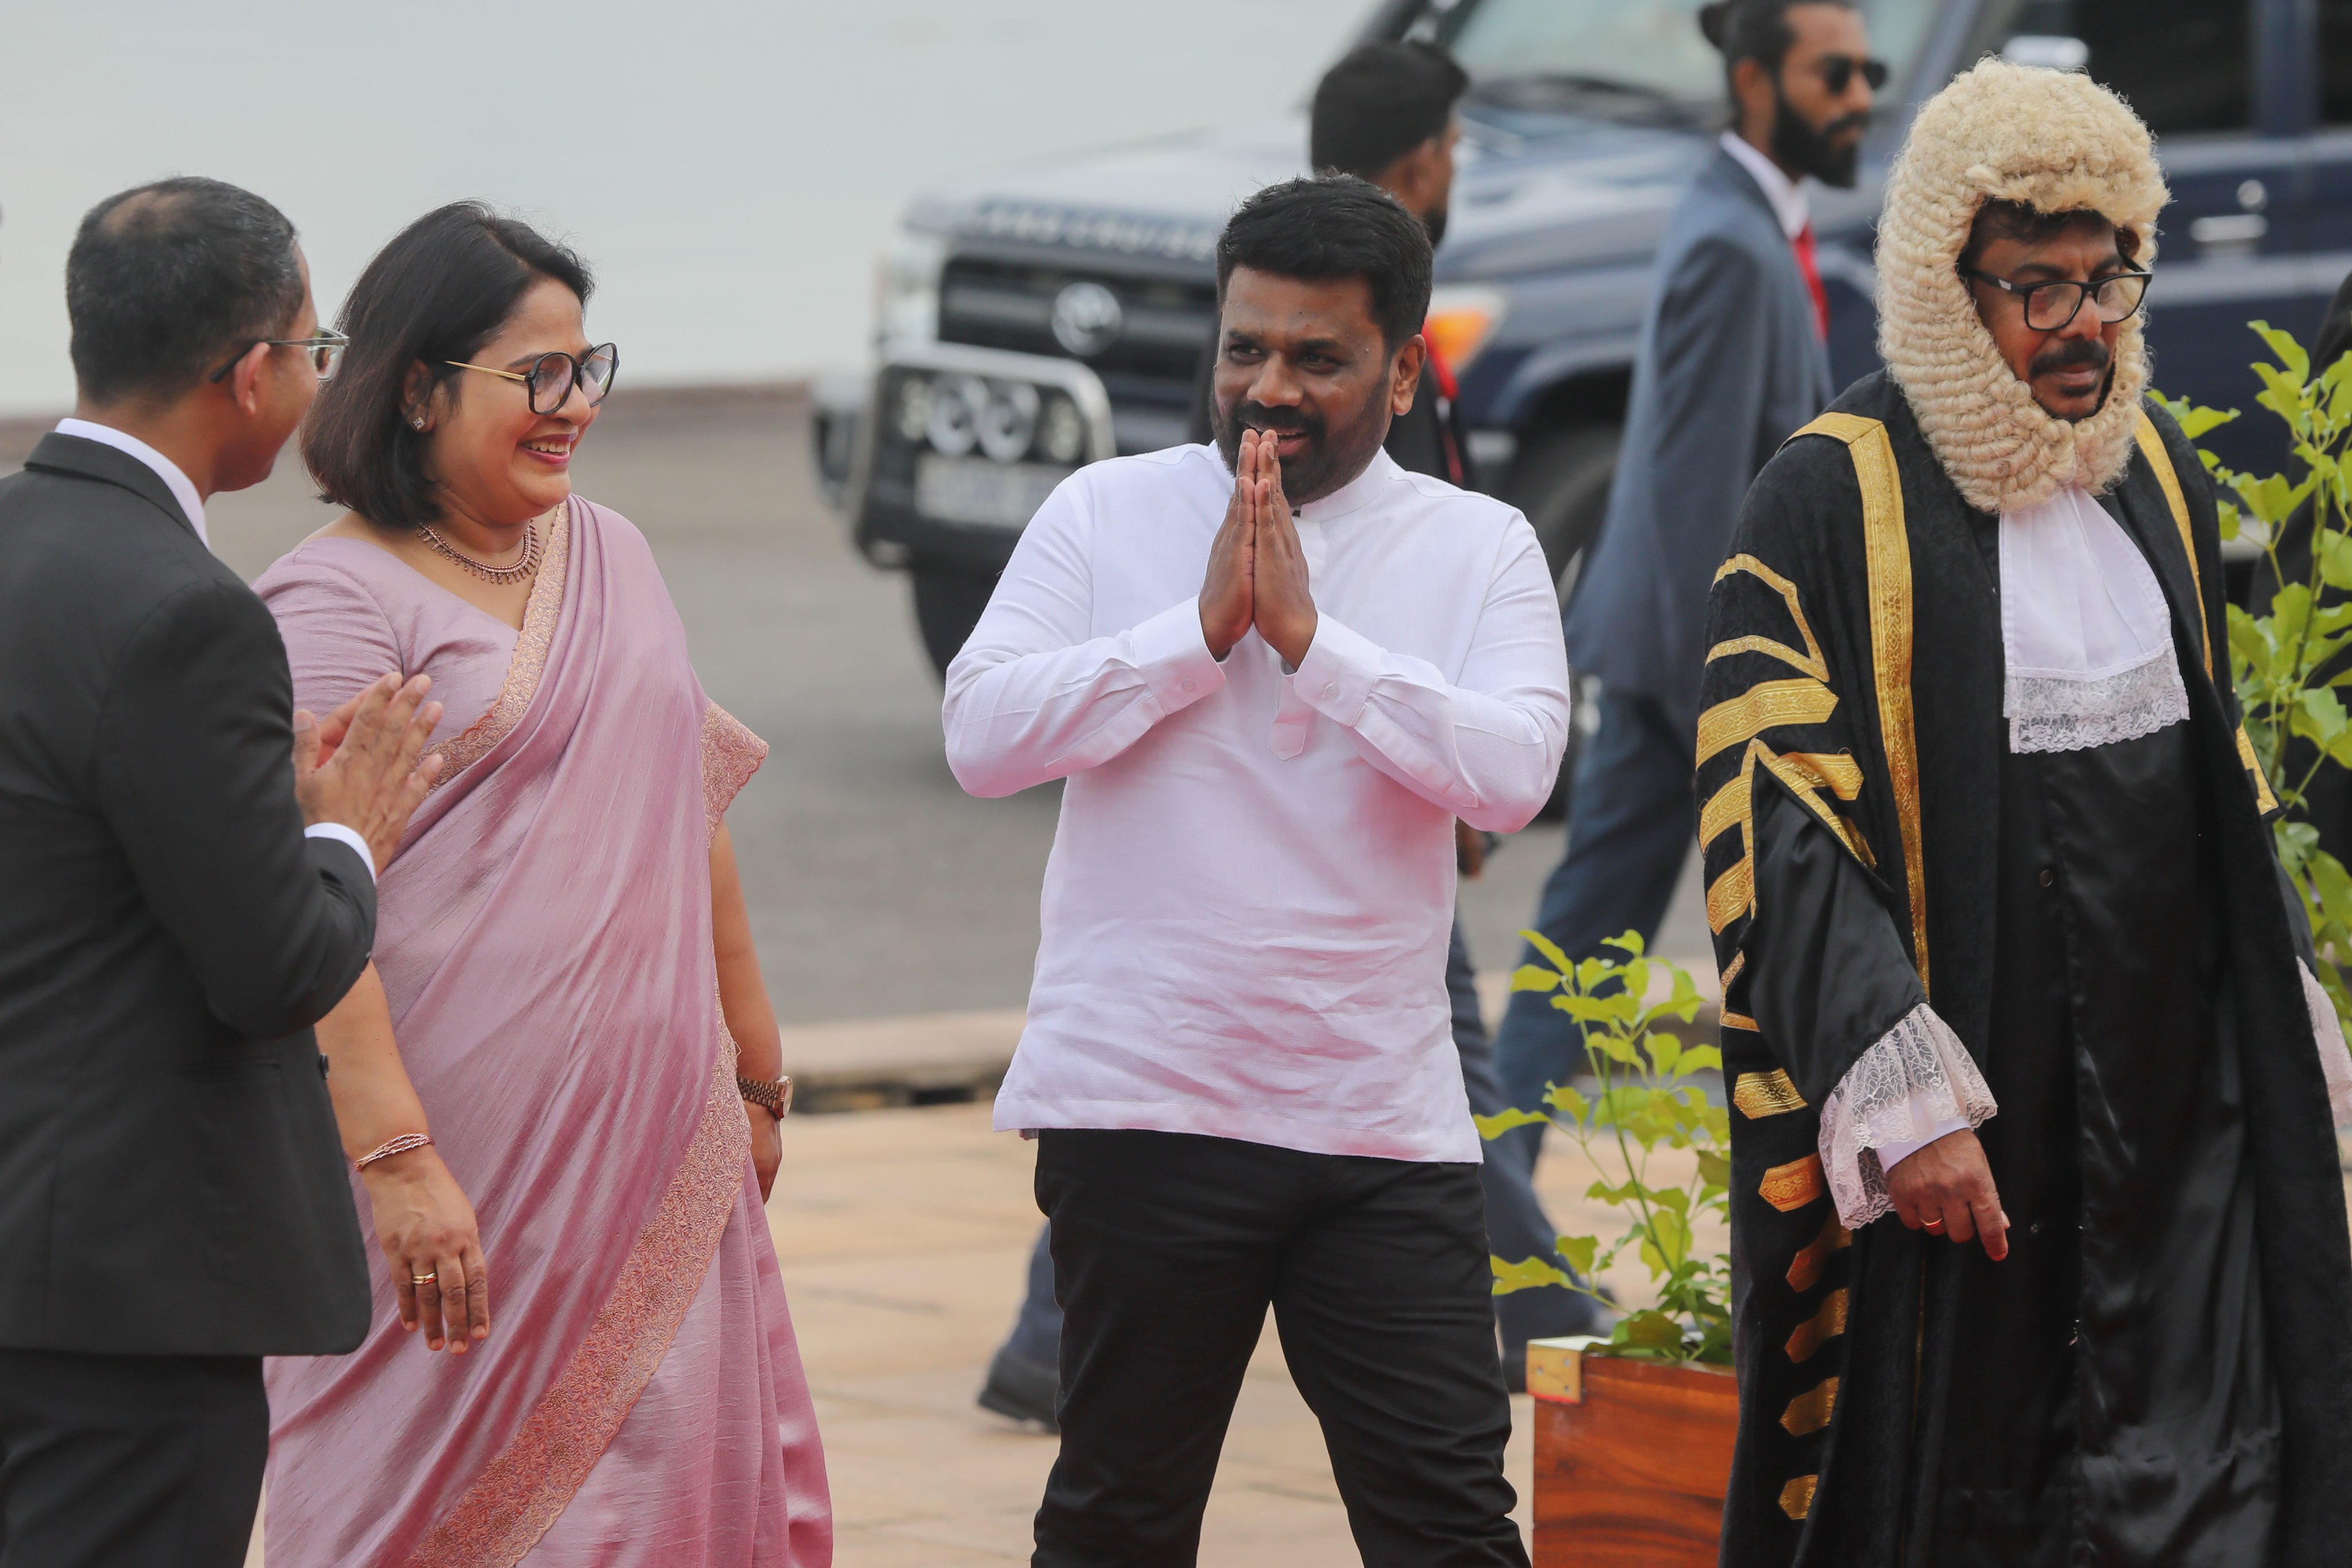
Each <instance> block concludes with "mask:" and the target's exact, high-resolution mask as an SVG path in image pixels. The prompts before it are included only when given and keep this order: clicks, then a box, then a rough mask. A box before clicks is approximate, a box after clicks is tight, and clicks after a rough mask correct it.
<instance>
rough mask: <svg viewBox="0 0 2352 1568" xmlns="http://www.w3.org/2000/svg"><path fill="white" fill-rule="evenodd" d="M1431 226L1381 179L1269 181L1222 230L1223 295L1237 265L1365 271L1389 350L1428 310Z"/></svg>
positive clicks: (1315, 272) (1357, 274) (1316, 275)
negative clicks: (1401, 202)
mask: <svg viewBox="0 0 2352 1568" xmlns="http://www.w3.org/2000/svg"><path fill="white" fill-rule="evenodd" d="M1430 265H1431V260H1430V248H1429V230H1428V229H1427V228H1425V227H1423V226H1422V222H1421V220H1420V219H1419V218H1417V217H1415V216H1412V214H1411V213H1409V212H1407V211H1405V210H1404V208H1403V207H1402V205H1399V204H1398V202H1397V199H1396V198H1395V197H1394V196H1392V195H1389V194H1388V193H1387V192H1386V191H1384V190H1381V188H1380V187H1379V186H1378V185H1374V184H1366V183H1365V182H1364V181H1362V180H1360V179H1358V178H1356V176H1354V175H1353V174H1319V175H1317V176H1316V177H1315V178H1313V179H1306V180H1285V181H1284V182H1283V183H1282V184H1278V185H1268V186H1266V187H1265V189H1264V190H1262V191H1260V192H1258V193H1257V195H1254V196H1252V197H1250V199H1249V200H1247V201H1245V202H1244V203H1243V204H1242V205H1241V209H1240V210H1239V211H1238V212H1236V213H1234V216H1232V217H1231V218H1229V219H1227V220H1226V223H1225V232H1224V233H1223V234H1221V235H1219V236H1218V237H1217V303H1218V305H1219V307H1220V308H1223V304H1224V300H1225V284H1226V283H1227V282H1228V281H1229V280H1230V279H1232V278H1233V275H1234V268H1236V267H1246V268H1250V269H1251V270H1252V271H1254V272H1265V273H1271V274H1272V275H1274V276H1275V277H1276V278H1297V279H1308V280H1313V281H1320V280H1322V279H1330V278H1361V279H1363V280H1364V281H1365V282H1366V283H1368V284H1370V286H1371V290H1372V320H1373V321H1377V322H1379V323H1380V328H1381V338H1382V340H1383V341H1384V342H1386V343H1387V345H1388V347H1389V349H1390V351H1391V352H1392V353H1393V352H1394V351H1395V349H1396V346H1397V345H1398V344H1399V343H1402V342H1404V341H1405V340H1406V339H1407V338H1409V337H1411V336H1412V335H1413V333H1415V332H1417V331H1421V323H1422V319H1423V317H1425V316H1427V315H1428V314H1429V273H1430Z"/></svg>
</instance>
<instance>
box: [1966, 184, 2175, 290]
mask: <svg viewBox="0 0 2352 1568" xmlns="http://www.w3.org/2000/svg"><path fill="white" fill-rule="evenodd" d="M2094 224H2105V225H2107V226H2109V227H2111V228H2113V229H2114V230H2115V231H2116V252H2117V254H2119V255H2121V256H2122V257H2123V258H2124V259H2125V260H2126V261H2130V260H2133V259H2134V258H2137V256H2138V255H2139V232H2138V231H2137V229H2133V228H2130V227H2127V226H2125V225H2122V224H2118V223H2115V222H2113V221H2112V220H2111V219H2109V218H2108V217H2107V216H2106V215H2105V213H2101V212H2095V211H2094V210H2092V209H2091V208H2089V207H2073V208H2069V209H2068V210H2067V211H2065V212H2062V213H2046V212H2043V211H2042V209H2041V208H2040V207H2037V206H2035V205H2032V203H2030V202H2010V201H2002V200H2000V199H1999V198H1998V197H1996V198H1994V199H1991V200H1989V201H1987V202H1986V203H1985V204H1984V205H1982V206H1980V207H1979V208H1977V216H1976V221H1975V222H1973V223H1971V224H1970V225H1969V243H1968V245H1967V246H1966V247H1964V248H1963V249H1962V250H1961V251H1960V270H1961V271H1963V272H1973V271H1974V270H1976V265H1977V261H1978V259H1979V258H1981V257H1982V256H1983V255H1984V247H1986V246H1988V245H1990V244H1991V243H1992V242H1993V241H1994V240H1996V239H2014V240H2017V241H2019V242H2020V243H2021V244H2025V245H2046V244H2048V243H2049V242H2050V241H2052V240H2053V239H2056V238H2057V237H2059V236H2061V235H2063V234H2065V233H2067V232H2068V231H2069V230H2072V229H2076V228H2084V227H2088V226H2092V225H2094Z"/></svg>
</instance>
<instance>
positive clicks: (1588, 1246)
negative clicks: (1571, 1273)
mask: <svg viewBox="0 0 2352 1568" xmlns="http://www.w3.org/2000/svg"><path fill="white" fill-rule="evenodd" d="M1552 1245H1553V1246H1555V1247H1558V1248H1559V1255H1560V1257H1562V1258H1566V1259H1567V1260H1568V1266H1569V1268H1572V1269H1574V1270H1575V1271H1576V1272H1577V1273H1578V1274H1580V1275H1581V1276H1583V1277H1584V1278H1585V1279H1591V1278H1592V1258H1593V1255H1594V1254H1595V1253H1597V1252H1598V1251H1600V1249H1601V1238H1600V1237H1597V1236H1563V1237H1559V1238H1558V1239H1557V1240H1556V1241H1554V1242H1553V1244H1552Z"/></svg>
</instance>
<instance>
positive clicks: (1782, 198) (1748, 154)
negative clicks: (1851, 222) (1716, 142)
mask: <svg viewBox="0 0 2352 1568" xmlns="http://www.w3.org/2000/svg"><path fill="white" fill-rule="evenodd" d="M1723 150H1724V151H1725V152H1727V153H1730V154H1731V155H1732V156H1733V157H1735V158H1737V159H1738V160H1739V166H1740V167H1741V168H1743V169H1745V170H1747V171H1748V174H1750V175H1752V176H1753V177H1754V179H1755V181H1756V183H1757V184H1759V185H1761V186H1763V187H1764V199H1765V200H1766V201H1768V202H1770V203H1771V204H1772V216H1775V217H1777V218H1779V219H1780V232H1781V233H1783V234H1785V235H1787V236H1788V237H1789V238H1790V240H1792V241H1793V240H1794V239H1795V238H1796V237H1798V236H1799V235H1801V234H1802V233H1804V232H1805V226H1806V225H1807V224H1809V223H1811V222H1812V221H1813V218H1812V205H1811V203H1810V202H1809V201H1807V200H1806V198H1805V187H1804V186H1803V185H1801V184H1798V183H1797V182H1796V181H1794V180H1792V179H1790V178H1789V176H1788V175H1786V174H1782V173H1781V172H1780V164H1778V163H1774V162H1772V160H1771V159H1769V158H1768V157H1766V156H1765V155H1764V154H1763V153H1759V152H1758V151H1757V150H1756V149H1755V148H1754V147H1752V146H1750V145H1749V144H1748V140H1747V138H1745V137H1743V136H1740V135H1738V134H1736V133H1735V132H1729V131H1727V132H1724V133H1723Z"/></svg>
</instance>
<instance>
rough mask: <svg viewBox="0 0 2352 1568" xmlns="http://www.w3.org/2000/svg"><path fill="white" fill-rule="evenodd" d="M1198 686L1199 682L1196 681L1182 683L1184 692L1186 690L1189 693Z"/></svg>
mask: <svg viewBox="0 0 2352 1568" xmlns="http://www.w3.org/2000/svg"><path fill="white" fill-rule="evenodd" d="M1199 684H1200V682H1198V681H1196V680H1188V681H1186V682H1185V683H1184V689H1185V690H1187V691H1190V690H1192V689H1193V688H1194V687H1196V686H1198V685H1199Z"/></svg>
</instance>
